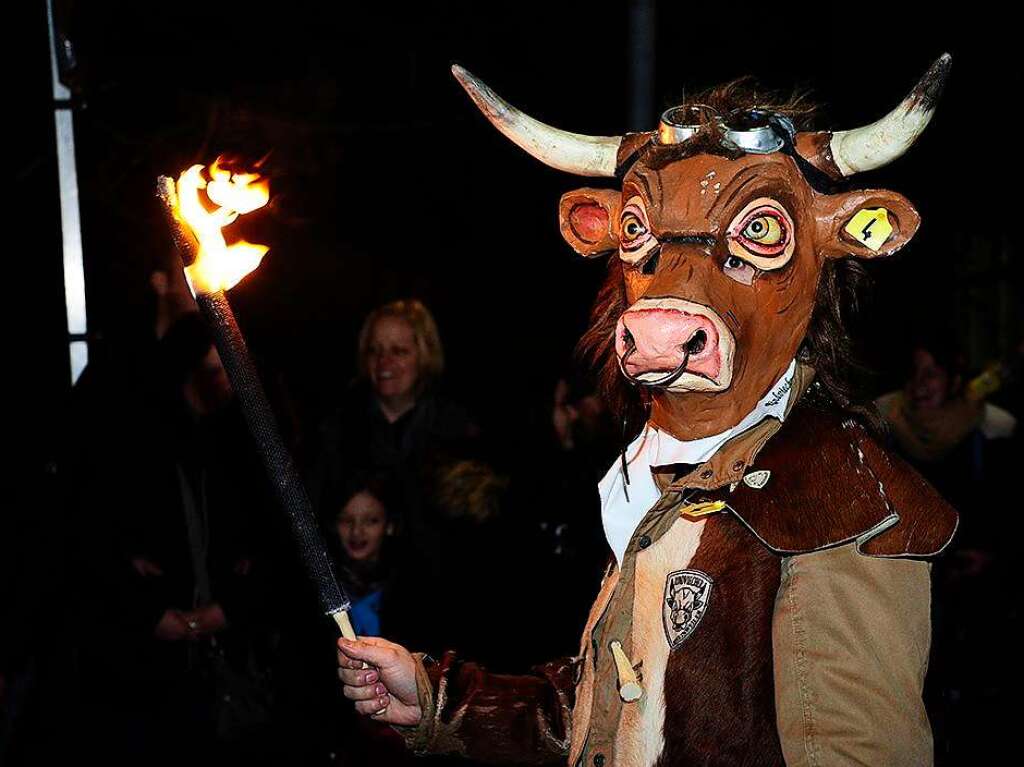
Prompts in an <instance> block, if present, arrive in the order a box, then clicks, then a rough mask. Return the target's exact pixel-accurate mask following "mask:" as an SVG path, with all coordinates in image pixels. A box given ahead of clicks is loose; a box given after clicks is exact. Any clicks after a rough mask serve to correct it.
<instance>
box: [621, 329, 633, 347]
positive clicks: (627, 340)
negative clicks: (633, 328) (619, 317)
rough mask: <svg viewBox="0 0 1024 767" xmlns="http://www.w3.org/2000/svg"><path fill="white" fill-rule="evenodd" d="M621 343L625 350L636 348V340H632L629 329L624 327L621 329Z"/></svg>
mask: <svg viewBox="0 0 1024 767" xmlns="http://www.w3.org/2000/svg"><path fill="white" fill-rule="evenodd" d="M622 343H623V345H624V346H625V347H626V349H635V348H636V339H634V338H633V334H632V333H630V332H629V328H627V327H626V326H625V325H623V327H622Z"/></svg>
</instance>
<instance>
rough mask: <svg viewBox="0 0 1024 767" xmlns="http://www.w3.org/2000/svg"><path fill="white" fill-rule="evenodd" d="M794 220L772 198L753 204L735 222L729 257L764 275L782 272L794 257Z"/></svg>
mask: <svg viewBox="0 0 1024 767" xmlns="http://www.w3.org/2000/svg"><path fill="white" fill-rule="evenodd" d="M793 232H794V230H793V219H792V217H791V216H790V215H789V213H787V212H786V209H785V208H784V207H783V206H782V204H781V203H779V202H778V201H776V200H773V199H771V198H770V197H760V198H758V199H756V200H752V201H751V202H750V203H748V204H747V205H746V207H744V208H743V210H741V211H740V212H739V213H738V214H737V215H736V217H735V218H734V219H733V220H732V223H731V224H730V225H729V228H728V230H727V234H726V239H727V244H728V247H729V253H730V254H732V255H734V256H736V257H737V258H739V259H742V260H743V261H746V262H748V263H750V264H752V265H753V266H754V267H755V268H757V269H761V270H764V271H771V270H773V269H781V268H782V267H783V266H785V265H786V264H787V263H788V262H789V259H790V258H792V256H793V250H794V248H795V247H796V242H795V239H794V234H793Z"/></svg>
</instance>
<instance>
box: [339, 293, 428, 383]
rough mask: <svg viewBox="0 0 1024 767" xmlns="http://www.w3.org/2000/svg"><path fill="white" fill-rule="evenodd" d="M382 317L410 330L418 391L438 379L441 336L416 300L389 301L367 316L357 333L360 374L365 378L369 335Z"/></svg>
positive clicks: (426, 312)
mask: <svg viewBox="0 0 1024 767" xmlns="http://www.w3.org/2000/svg"><path fill="white" fill-rule="evenodd" d="M384 317H397V318H398V319H400V320H404V321H405V322H406V323H407V324H408V325H409V327H410V328H412V334H413V337H414V338H415V339H416V351H417V352H418V354H417V357H418V359H419V381H418V382H417V384H418V388H422V387H423V386H425V385H427V384H429V383H430V382H432V381H434V380H436V379H438V378H440V376H441V373H442V372H444V350H443V349H442V347H441V336H440V335H439V334H438V332H437V323H436V322H434V316H433V315H432V314H431V313H430V310H429V309H427V307H425V306H424V305H423V304H422V303H421V302H419V301H417V300H416V299H415V298H409V299H404V300H401V301H392V302H390V303H387V304H384V305H383V306H378V307H377V308H376V309H374V310H373V311H372V312H370V313H369V314H368V315H367V316H366V320H365V321H364V322H363V327H362V329H361V330H360V331H359V351H358V355H359V357H358V359H357V360H356V363H357V365H358V369H359V375H361V376H363V377H364V378H365V377H366V376H367V374H368V371H367V368H366V356H367V352H368V351H369V347H370V334H371V333H372V332H373V326H374V325H375V324H376V323H377V320H380V319H382V318H384Z"/></svg>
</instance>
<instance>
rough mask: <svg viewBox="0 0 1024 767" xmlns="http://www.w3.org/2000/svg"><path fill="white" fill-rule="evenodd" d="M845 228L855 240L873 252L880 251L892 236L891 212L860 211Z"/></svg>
mask: <svg viewBox="0 0 1024 767" xmlns="http://www.w3.org/2000/svg"><path fill="white" fill-rule="evenodd" d="M843 228H844V230H845V231H846V233H847V234H848V235H850V236H851V237H853V239H855V240H856V241H857V242H859V243H860V244H861V245H867V246H868V247H869V248H871V249H872V250H880V249H881V248H882V246H883V245H884V244H885V241H886V240H888V239H889V235H890V234H892V224H890V223H889V211H887V210H886V209H885V208H864V209H862V210H859V211H857V213H856V215H854V217H853V218H851V219H850V221H849V223H847V225H846V226H845V227H843Z"/></svg>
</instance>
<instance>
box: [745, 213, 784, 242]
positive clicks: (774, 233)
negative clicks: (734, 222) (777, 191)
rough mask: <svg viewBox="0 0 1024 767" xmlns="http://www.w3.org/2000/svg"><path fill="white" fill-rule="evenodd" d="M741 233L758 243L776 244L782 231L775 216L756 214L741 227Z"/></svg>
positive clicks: (780, 238)
mask: <svg viewBox="0 0 1024 767" xmlns="http://www.w3.org/2000/svg"><path fill="white" fill-rule="evenodd" d="M742 234H743V236H744V237H746V238H747V239H749V240H753V241H754V242H756V243H758V244H759V245H778V244H779V242H780V241H781V240H782V236H783V231H782V226H781V225H780V224H779V219H777V218H776V217H775V216H758V217H757V218H755V219H754V220H753V221H751V222H750V223H749V224H747V225H746V226H745V227H744V228H743V233H742Z"/></svg>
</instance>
